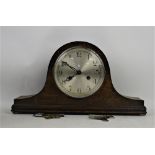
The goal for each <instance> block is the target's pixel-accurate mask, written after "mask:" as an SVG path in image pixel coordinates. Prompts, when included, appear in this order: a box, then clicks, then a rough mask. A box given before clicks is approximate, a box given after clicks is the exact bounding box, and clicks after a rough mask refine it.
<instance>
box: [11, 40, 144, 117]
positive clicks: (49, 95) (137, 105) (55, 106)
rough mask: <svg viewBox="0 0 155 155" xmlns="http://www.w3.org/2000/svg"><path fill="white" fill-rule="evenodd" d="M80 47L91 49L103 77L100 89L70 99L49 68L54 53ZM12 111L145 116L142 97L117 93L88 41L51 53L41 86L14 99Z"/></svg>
mask: <svg viewBox="0 0 155 155" xmlns="http://www.w3.org/2000/svg"><path fill="white" fill-rule="evenodd" d="M74 46H81V47H84V48H90V49H92V50H93V51H95V52H96V53H97V54H98V55H99V56H100V57H101V59H102V61H103V63H104V66H105V72H106V74H105V79H104V82H103V84H102V86H101V87H100V89H99V90H98V91H97V92H95V93H94V94H93V95H91V96H88V97H85V98H72V97H69V96H67V95H65V94H64V93H62V92H61V91H60V90H59V89H58V87H57V85H56V83H55V81H54V75H53V67H54V64H55V61H56V60H57V58H58V56H59V55H60V54H61V53H62V52H63V51H65V50H66V49H68V48H71V47H74ZM11 110H12V112H13V113H32V114H34V113H52V114H113V115H145V114H146V107H145V106H144V100H141V99H138V98H129V97H125V96H122V95H121V94H119V93H118V92H117V91H116V90H115V88H114V86H113V84H112V80H111V74H110V68H109V64H108V61H107V58H106V56H105V55H104V53H103V52H102V51H101V50H100V49H99V48H98V47H96V46H95V45H93V44H90V43H88V42H81V41H76V42H71V43H68V44H66V45H63V46H62V47H60V48H59V49H58V50H57V51H56V52H55V53H54V55H53V56H52V58H51V61H50V64H49V67H48V73H47V79H46V82H45V85H44V87H43V89H42V90H41V91H40V92H39V93H38V94H36V95H33V96H22V97H19V98H16V99H14V104H13V106H12V109H11Z"/></svg>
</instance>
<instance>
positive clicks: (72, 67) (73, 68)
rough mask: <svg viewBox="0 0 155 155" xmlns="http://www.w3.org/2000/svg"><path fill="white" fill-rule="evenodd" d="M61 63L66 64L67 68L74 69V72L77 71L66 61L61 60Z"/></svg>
mask: <svg viewBox="0 0 155 155" xmlns="http://www.w3.org/2000/svg"><path fill="white" fill-rule="evenodd" d="M62 64H64V65H66V66H68V67H69V68H71V69H72V70H74V71H75V72H77V70H76V69H75V68H74V67H72V66H70V65H69V64H68V63H67V62H65V61H62Z"/></svg>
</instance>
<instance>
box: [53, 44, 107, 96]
mask: <svg viewBox="0 0 155 155" xmlns="http://www.w3.org/2000/svg"><path fill="white" fill-rule="evenodd" d="M53 74H54V80H55V82H56V85H57V86H58V88H59V89H60V90H61V91H62V92H63V93H64V94H66V95H68V96H70V97H74V98H84V97H88V96H90V95H92V94H94V93H95V92H96V91H98V89H99V88H100V87H101V85H102V83H103V81H104V77H105V68H104V64H103V61H102V59H101V58H100V56H99V55H98V54H97V53H96V52H95V51H94V50H92V49H90V48H86V47H80V46H75V47H70V48H68V49H65V50H64V51H63V52H62V53H61V54H60V55H59V56H58V58H57V59H56V61H55V64H54V72H53Z"/></svg>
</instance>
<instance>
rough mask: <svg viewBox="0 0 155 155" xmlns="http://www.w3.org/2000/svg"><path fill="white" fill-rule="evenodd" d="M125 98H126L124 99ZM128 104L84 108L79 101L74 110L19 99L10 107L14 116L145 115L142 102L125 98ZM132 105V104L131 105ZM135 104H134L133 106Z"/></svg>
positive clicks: (60, 104) (88, 105)
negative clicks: (38, 114) (40, 114)
mask: <svg viewBox="0 0 155 155" xmlns="http://www.w3.org/2000/svg"><path fill="white" fill-rule="evenodd" d="M125 98H126V97H125ZM126 99H127V100H128V102H123V98H122V100H120V102H119V104H116V105H115V106H114V105H109V106H107V104H106V103H103V102H102V104H98V103H96V104H94V105H95V106H94V105H92V104H91V103H86V104H85V106H84V105H83V103H82V102H81V100H79V104H78V106H77V105H76V108H75V107H73V105H75V104H73V105H71V104H69V102H68V104H65V103H59V104H58V103H53V102H51V101H50V100H49V102H47V100H46V102H44V103H38V102H37V103H35V100H36V99H35V97H24V98H23V97H20V98H17V99H15V103H14V104H13V106H12V109H11V111H12V112H13V113H15V114H23V113H24V114H35V113H47V114H66V115H89V114H97V115H101V114H102V115H107V114H108V115H145V114H146V108H145V106H144V101H143V100H140V99H137V98H134V99H131V98H126ZM132 103H133V104H132ZM135 103H136V104H135Z"/></svg>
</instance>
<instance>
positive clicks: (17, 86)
mask: <svg viewBox="0 0 155 155" xmlns="http://www.w3.org/2000/svg"><path fill="white" fill-rule="evenodd" d="M72 41H87V42H90V43H92V44H94V45H96V46H98V47H99V48H100V49H101V50H102V51H103V52H104V54H105V55H106V57H107V58H108V61H109V64H110V68H111V75H112V81H113V84H114V87H115V88H116V90H117V91H118V92H120V93H121V94H123V95H127V96H133V97H140V98H142V99H144V100H145V106H146V107H147V112H148V114H147V115H146V116H140V117H138V116H116V118H115V119H112V120H110V122H108V123H107V122H101V121H95V120H89V119H88V118H87V116H66V117H65V118H61V119H59V120H44V119H43V118H33V117H32V116H31V115H14V114H12V113H11V112H10V109H11V105H12V104H13V99H14V98H16V97H18V96H21V95H31V94H35V93H37V92H39V91H40V90H41V89H42V87H43V85H44V82H45V79H46V72H47V67H48V64H49V61H50V59H51V57H52V55H53V53H54V52H55V51H56V50H57V49H58V48H59V47H60V46H62V45H64V44H66V43H68V42H72ZM153 80H154V79H153V27H2V112H1V119H2V127H153Z"/></svg>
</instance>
